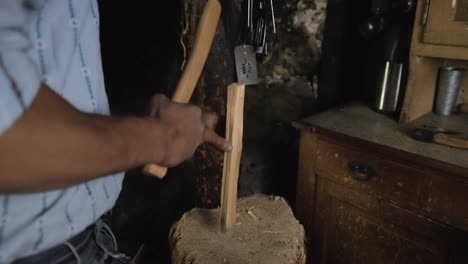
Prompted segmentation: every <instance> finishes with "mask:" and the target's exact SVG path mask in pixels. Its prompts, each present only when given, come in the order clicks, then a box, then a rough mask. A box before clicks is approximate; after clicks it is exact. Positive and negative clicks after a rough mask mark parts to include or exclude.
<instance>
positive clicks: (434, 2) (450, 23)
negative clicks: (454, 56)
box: [423, 0, 468, 47]
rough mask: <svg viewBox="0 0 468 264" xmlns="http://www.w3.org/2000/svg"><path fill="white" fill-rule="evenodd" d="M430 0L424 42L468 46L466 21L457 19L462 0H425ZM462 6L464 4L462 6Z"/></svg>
mask: <svg viewBox="0 0 468 264" xmlns="http://www.w3.org/2000/svg"><path fill="white" fill-rule="evenodd" d="M425 1H430V3H429V13H428V16H427V22H426V28H425V31H424V37H423V38H424V42H426V43H432V44H439V45H450V46H464V47H468V30H467V24H466V21H455V20H456V19H455V18H454V13H456V7H457V2H458V1H462V0H456V1H455V0H425ZM461 7H462V6H461Z"/></svg>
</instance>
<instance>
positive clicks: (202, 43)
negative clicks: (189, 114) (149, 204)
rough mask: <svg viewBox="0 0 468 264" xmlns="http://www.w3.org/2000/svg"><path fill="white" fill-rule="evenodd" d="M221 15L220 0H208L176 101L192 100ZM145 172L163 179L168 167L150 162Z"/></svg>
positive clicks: (177, 88)
mask: <svg viewBox="0 0 468 264" xmlns="http://www.w3.org/2000/svg"><path fill="white" fill-rule="evenodd" d="M220 16H221V5H220V3H219V1H218V0H208V2H207V3H206V5H205V8H204V9H203V14H202V16H201V18H200V22H199V23H198V27H197V35H196V37H195V41H194V45H193V49H192V52H191V54H190V57H189V60H188V62H187V65H186V67H185V69H184V71H183V73H182V77H181V78H180V80H179V83H178V84H177V87H176V89H175V92H174V95H173V96H172V100H173V101H174V102H178V103H188V102H189V101H190V97H192V94H193V90H194V89H195V86H196V85H197V82H198V79H199V78H200V75H201V73H202V70H203V67H204V66H205V62H206V59H207V58H208V53H209V52H210V49H211V45H212V44H213V39H214V36H215V34H216V29H217V27H218V22H219V17H220ZM143 172H144V173H145V174H148V175H152V176H156V177H158V178H160V179H161V178H164V176H166V173H167V168H165V167H162V166H159V165H156V164H148V165H146V166H145V167H144V168H143Z"/></svg>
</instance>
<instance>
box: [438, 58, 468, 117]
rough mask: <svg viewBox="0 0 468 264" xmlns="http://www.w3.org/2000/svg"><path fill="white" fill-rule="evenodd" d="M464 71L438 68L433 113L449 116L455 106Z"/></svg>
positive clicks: (453, 68) (452, 68) (461, 69)
mask: <svg viewBox="0 0 468 264" xmlns="http://www.w3.org/2000/svg"><path fill="white" fill-rule="evenodd" d="M464 72H465V69H463V68H457V67H450V66H448V67H446V66H444V67H440V68H439V78H438V81H437V95H436V101H435V107H434V112H435V113H436V114H438V115H442V116H449V115H450V114H451V113H452V112H453V110H454V108H455V105H456V102H457V97H458V93H459V92H460V87H461V85H462V81H463V74H464Z"/></svg>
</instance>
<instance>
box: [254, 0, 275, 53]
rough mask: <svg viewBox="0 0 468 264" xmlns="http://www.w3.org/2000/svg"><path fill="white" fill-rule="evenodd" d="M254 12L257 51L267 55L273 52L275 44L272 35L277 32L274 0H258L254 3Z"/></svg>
mask: <svg viewBox="0 0 468 264" xmlns="http://www.w3.org/2000/svg"><path fill="white" fill-rule="evenodd" d="M254 14H255V15H254V17H255V20H254V27H255V36H254V44H255V51H256V52H257V54H258V55H263V56H266V55H268V54H269V53H270V52H271V49H272V46H273V37H272V36H273V35H275V34H276V21H275V11H274V6H273V0H258V1H257V2H256V4H255V5H254ZM270 31H272V32H270ZM272 33H273V34H272Z"/></svg>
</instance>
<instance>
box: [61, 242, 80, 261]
mask: <svg viewBox="0 0 468 264" xmlns="http://www.w3.org/2000/svg"><path fill="white" fill-rule="evenodd" d="M64 244H65V246H67V247H68V248H69V249H70V250H71V252H72V253H73V256H75V258H76V264H81V258H80V255H79V254H78V252H77V251H76V248H75V247H74V246H73V245H72V244H70V242H68V241H66V242H65V243H64Z"/></svg>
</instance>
